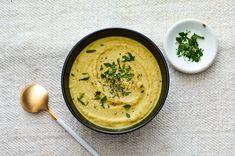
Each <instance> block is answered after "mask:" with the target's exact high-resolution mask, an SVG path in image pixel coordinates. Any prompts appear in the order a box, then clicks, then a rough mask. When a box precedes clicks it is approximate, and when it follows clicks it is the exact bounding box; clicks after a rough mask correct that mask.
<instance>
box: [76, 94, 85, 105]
mask: <svg viewBox="0 0 235 156" xmlns="http://www.w3.org/2000/svg"><path fill="white" fill-rule="evenodd" d="M84 96H85V93H81V94H80V96H79V97H78V98H77V100H78V101H79V102H80V103H81V104H82V105H87V104H85V102H83V101H82V99H83V97H84Z"/></svg>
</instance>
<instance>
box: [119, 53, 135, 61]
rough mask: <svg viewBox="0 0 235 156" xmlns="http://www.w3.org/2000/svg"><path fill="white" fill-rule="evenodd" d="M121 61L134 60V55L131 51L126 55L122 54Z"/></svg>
mask: <svg viewBox="0 0 235 156" xmlns="http://www.w3.org/2000/svg"><path fill="white" fill-rule="evenodd" d="M122 59H123V60H122V61H123V62H130V61H134V60H135V56H133V55H132V54H131V53H128V55H124V56H122Z"/></svg>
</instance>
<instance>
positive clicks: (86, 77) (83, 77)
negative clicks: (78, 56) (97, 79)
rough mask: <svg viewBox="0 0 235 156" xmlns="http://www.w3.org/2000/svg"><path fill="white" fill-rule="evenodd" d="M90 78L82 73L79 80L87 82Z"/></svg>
mask: <svg viewBox="0 0 235 156" xmlns="http://www.w3.org/2000/svg"><path fill="white" fill-rule="evenodd" d="M89 78H90V76H89V74H88V73H82V78H81V79H79V80H89Z"/></svg>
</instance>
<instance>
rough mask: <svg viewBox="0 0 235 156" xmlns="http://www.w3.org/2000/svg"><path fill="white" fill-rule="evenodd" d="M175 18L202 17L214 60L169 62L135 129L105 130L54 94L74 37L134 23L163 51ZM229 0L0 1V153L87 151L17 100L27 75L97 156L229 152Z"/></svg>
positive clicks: (234, 97) (232, 117)
mask: <svg viewBox="0 0 235 156" xmlns="http://www.w3.org/2000/svg"><path fill="white" fill-rule="evenodd" d="M184 18H197V19H199V20H202V21H204V22H205V23H207V24H209V25H210V26H211V27H212V28H213V29H214V31H215V33H216V35H217V36H218V40H219V51H218V55H217V58H216V60H215V63H214V64H213V65H212V66H211V67H210V68H209V69H208V70H206V71H205V72H203V73H200V74H196V75H187V74H183V73H180V72H178V71H176V70H175V69H173V68H172V67H171V66H169V70H170V78H171V82H170V90H169V94H168V98H167V101H166V103H165V105H164V107H163V108H162V110H161V112H160V113H159V114H158V115H157V117H156V118H154V119H153V120H152V121H151V122H150V123H149V124H148V125H146V126H145V127H143V128H141V129H139V130H137V131H135V132H132V133H129V134H125V135H115V136H112V135H105V134H100V133H98V132H94V131H92V130H90V129H88V128H86V127H84V126H83V125H81V124H80V123H79V122H78V121H77V120H76V119H75V118H74V117H73V116H72V114H71V113H70V112H69V110H68V108H67V107H66V105H65V102H64V100H63V97H62V92H61V86H60V81H61V80H60V76H61V71H62V66H63V63H64V60H65V58H66V56H67V54H68V52H69V51H70V49H71V48H72V47H73V45H75V44H76V43H77V42H78V41H79V40H80V39H81V38H82V37H84V36H85V35H87V34H89V33H91V32H93V31H96V30H98V29H102V28H107V27H124V28H130V29H133V30H136V31H139V32H141V33H143V34H145V35H146V36H148V37H149V38H150V39H152V40H153V41H154V42H155V43H156V44H157V45H158V46H159V48H160V49H161V50H163V38H164V35H165V34H166V31H167V29H168V28H169V27H170V26H171V25H172V24H173V23H175V22H176V21H178V20H180V19H184ZM234 37H235V1H233V0H226V1H225V0H197V1H196V0H127V1H120V0H119V1H116V0H77V1H75V0H69V1H67V2H65V1H63V0H42V1H36V0H35V1H33V0H31V1H30V0H24V1H23V0H22V1H20V0H1V2H0V93H1V94H0V155H1V156H5V155H17V156H18V155H26V156H27V155H30V156H31V155H35V156H36V155H85V156H86V155H89V153H87V151H86V150H85V149H84V148H83V147H82V146H80V145H79V144H78V143H77V142H76V141H75V140H74V139H73V138H72V137H71V136H70V135H69V134H68V133H67V132H66V131H65V130H64V129H62V128H61V127H60V126H59V125H58V124H57V123H56V122H55V121H54V120H53V119H51V118H50V116H49V115H48V114H46V113H39V114H36V115H35V114H29V113H27V112H25V111H24V110H23V109H22V108H21V106H20V104H19V93H20V90H21V89H22V87H23V86H24V85H25V84H28V83H32V82H35V83H39V84H42V85H43V86H45V87H46V89H47V90H48V91H49V95H50V100H49V106H50V108H51V109H52V110H53V111H55V112H56V113H57V114H58V116H60V117H61V118H62V119H63V120H64V121H65V122H66V123H67V124H68V125H69V126H71V128H72V129H73V130H75V131H76V132H77V133H80V135H81V136H82V137H83V138H85V139H86V140H87V141H88V142H89V143H90V144H91V145H92V146H93V147H95V148H96V149H97V151H99V152H100V153H101V154H102V155H104V156H137V155H138V156H142V155H143V156H146V155H147V156H155V155H163V156H164V155H187V156H188V155H226V156H230V155H231V156H232V155H235V52H234V50H235V39H234Z"/></svg>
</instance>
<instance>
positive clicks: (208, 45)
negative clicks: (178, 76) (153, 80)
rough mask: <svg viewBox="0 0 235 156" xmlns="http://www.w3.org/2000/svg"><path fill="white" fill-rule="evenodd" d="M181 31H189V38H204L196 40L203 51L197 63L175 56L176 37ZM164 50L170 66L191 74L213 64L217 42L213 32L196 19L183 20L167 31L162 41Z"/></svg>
mask: <svg viewBox="0 0 235 156" xmlns="http://www.w3.org/2000/svg"><path fill="white" fill-rule="evenodd" d="M182 31H184V32H185V31H190V36H191V35H192V34H193V33H196V34H198V35H200V36H204V37H205V39H204V40H201V39H198V44H199V47H200V48H202V49H204V51H203V56H202V58H201V60H200V61H199V62H190V61H188V60H187V59H185V58H184V57H178V56H177V55H176V49H177V47H178V45H177V44H176V37H177V36H178V34H179V32H182ZM164 50H165V56H166V57H167V60H168V61H169V62H170V63H171V65H172V66H174V67H175V68H176V69H177V70H179V71H181V72H184V73H191V74H193V73H198V72H201V71H203V70H205V69H207V68H208V67H209V66H210V65H211V64H212V63H213V61H214V59H215V57H216V54H217V50H218V41H217V38H216V35H215V34H214V32H213V30H212V29H211V28H210V27H209V26H208V25H207V24H205V23H203V22H201V21H199V20H196V19H184V20H180V21H178V22H176V23H175V24H174V25H173V26H171V28H170V29H169V30H168V32H167V34H166V36H165V40H164Z"/></svg>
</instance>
